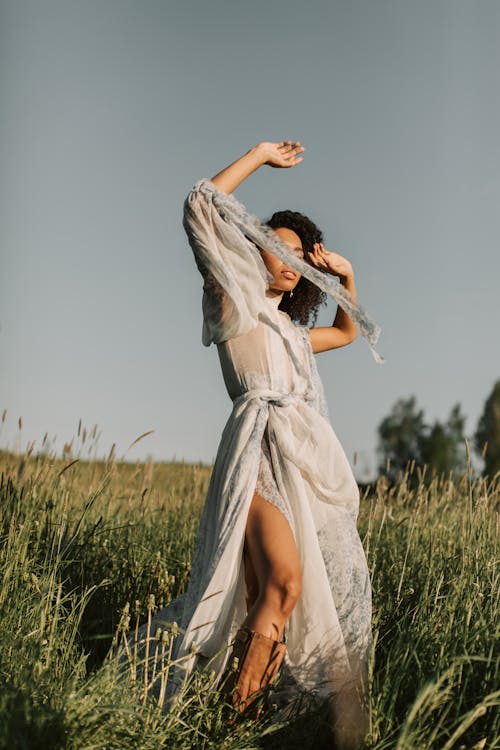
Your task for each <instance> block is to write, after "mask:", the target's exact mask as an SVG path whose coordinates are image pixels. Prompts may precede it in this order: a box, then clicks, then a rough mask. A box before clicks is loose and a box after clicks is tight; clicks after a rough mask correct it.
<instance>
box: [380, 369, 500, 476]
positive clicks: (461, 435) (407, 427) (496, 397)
mask: <svg viewBox="0 0 500 750" xmlns="http://www.w3.org/2000/svg"><path fill="white" fill-rule="evenodd" d="M465 420H466V417H465V416H464V415H463V414H462V410H461V406H460V404H459V403H456V404H455V405H454V406H453V407H452V409H451V411H450V413H449V416H448V418H447V419H446V420H445V421H444V422H440V421H439V420H435V421H434V422H433V423H432V424H428V423H427V422H426V419H425V415H424V411H423V409H420V408H419V407H418V406H417V400H416V397H415V396H410V397H408V398H400V399H399V400H398V401H396V403H395V404H394V406H393V407H392V409H391V412H390V413H389V414H388V415H387V416H386V417H384V419H383V420H382V421H381V422H380V424H379V425H378V428H377V432H378V445H377V457H378V473H379V475H381V474H383V475H385V476H386V477H387V478H388V479H389V481H391V482H397V481H398V479H399V478H401V476H402V473H404V471H405V470H406V469H407V467H408V465H409V464H411V463H412V462H414V467H415V468H421V469H423V467H424V466H425V465H427V466H428V467H429V469H430V476H431V477H432V476H433V475H434V476H435V475H436V474H437V475H441V474H446V475H450V474H452V475H460V474H463V473H464V472H465V471H466V468H467V449H466V440H467V442H468V444H469V448H470V449H472V451H474V452H475V453H476V454H477V456H478V457H479V458H480V459H481V460H482V462H483V465H484V466H483V471H482V474H483V476H489V477H493V476H494V475H495V474H496V473H497V472H499V471H500V380H497V382H496V383H495V384H494V386H493V389H492V391H491V393H490V394H489V396H488V398H487V399H486V401H485V403H484V408H483V412H482V414H481V416H480V417H479V420H478V423H477V425H476V429H475V431H474V432H473V434H472V435H470V436H466V435H465V432H464V430H465Z"/></svg>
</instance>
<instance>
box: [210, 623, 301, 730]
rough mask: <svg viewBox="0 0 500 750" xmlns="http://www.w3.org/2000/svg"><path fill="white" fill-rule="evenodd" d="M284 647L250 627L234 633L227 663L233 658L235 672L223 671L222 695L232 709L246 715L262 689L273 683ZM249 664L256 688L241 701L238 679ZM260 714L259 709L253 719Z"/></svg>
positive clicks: (231, 661) (242, 675) (282, 656)
mask: <svg viewBox="0 0 500 750" xmlns="http://www.w3.org/2000/svg"><path fill="white" fill-rule="evenodd" d="M286 648H287V647H286V643H280V642H279V641H275V640H274V639H273V638H269V637H268V636H266V635H262V633H257V632H256V631H255V630H251V629H250V628H247V627H243V628H240V629H239V630H238V632H237V633H236V637H235V640H234V643H233V650H232V652H231V655H230V657H229V661H228V664H229V665H231V664H233V661H234V659H237V660H238V663H237V667H236V669H234V670H233V671H230V672H226V679H225V680H224V684H223V693H224V695H225V696H226V697H229V698H230V701H231V703H232V705H233V707H234V708H235V709H237V710H238V711H239V712H240V713H243V712H246V711H247V709H248V707H249V706H250V705H251V704H252V703H253V702H254V701H255V700H256V699H257V698H258V697H259V696H261V695H262V694H263V692H264V690H265V688H266V687H268V686H269V685H271V684H272V682H274V680H275V678H276V676H277V674H278V670H279V668H280V666H281V662H282V661H283V658H284V656H285V652H286ZM250 665H252V666H253V667H256V668H257V670H258V672H259V673H260V674H261V678H260V689H259V690H256V691H255V692H253V693H252V694H251V695H249V696H248V697H247V698H246V700H244V701H242V699H241V696H240V689H241V684H242V682H243V680H242V678H243V677H245V675H246V673H247V671H248V669H249V667H250ZM260 711H261V709H259V711H258V712H257V716H258V715H259V714H260Z"/></svg>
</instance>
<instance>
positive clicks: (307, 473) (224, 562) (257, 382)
mask: <svg viewBox="0 0 500 750" xmlns="http://www.w3.org/2000/svg"><path fill="white" fill-rule="evenodd" d="M216 192H217V191H216V190H215V187H214V185H213V183H211V182H210V181H209V180H206V179H203V180H200V181H199V182H198V183H196V185H195V186H194V188H193V189H192V190H191V191H190V193H189V195H188V196H187V198H186V202H185V206H184V226H185V228H186V231H187V233H188V238H189V241H190V244H191V247H192V249H193V252H194V255H195V260H196V263H197V265H198V268H199V270H200V271H201V273H202V275H203V278H204V296H203V313H204V316H203V333H202V341H203V343H204V344H205V345H209V344H210V343H215V344H216V345H217V348H218V354H219V359H220V363H221V367H222V375H223V378H224V382H225V385H226V388H227V392H228V394H229V397H230V399H231V401H232V410H231V412H230V414H229V417H228V420H227V422H226V425H225V427H224V430H223V432H222V436H221V439H220V443H219V446H218V451H217V455H216V459H215V463H214V467H213V471H212V475H211V480H210V484H209V488H208V492H207V496H206V500H205V505H204V509H203V512H202V516H201V521H200V526H199V531H198V535H197V539H196V545H195V552H194V557H193V560H192V568H191V573H190V579H189V583H188V587H187V590H186V592H185V594H184V595H183V596H181V597H180V598H179V599H177V600H175V602H173V603H172V604H170V605H169V606H168V607H166V608H165V609H163V610H161V611H160V612H159V613H158V615H157V616H156V618H154V620H153V624H152V628H151V634H152V635H154V633H155V629H156V627H157V626H158V623H160V624H163V623H165V622H171V621H172V620H174V619H175V620H176V621H177V622H178V624H179V625H180V628H181V633H180V635H179V636H178V637H177V643H176V648H175V656H176V657H181V656H185V655H189V652H190V648H192V647H193V643H194V644H195V646H194V653H193V655H192V656H191V657H188V658H187V660H186V661H185V663H184V668H185V669H186V670H187V671H188V672H189V671H190V670H191V669H192V668H193V667H194V666H195V665H196V664H198V666H200V665H204V664H206V663H207V661H209V663H210V668H211V669H214V670H215V672H216V674H217V676H218V677H220V676H221V675H222V673H223V670H224V667H225V666H226V662H227V657H228V655H229V653H230V648H229V646H230V644H231V641H232V639H233V637H234V635H235V633H236V631H237V629H238V628H239V626H240V625H241V623H242V621H243V620H244V618H245V616H246V604H245V580H244V563H243V543H244V535H245V525H246V519H247V515H248V511H249V506H250V503H251V500H252V497H253V494H254V491H255V490H256V489H257V491H258V492H259V493H260V494H261V495H262V496H263V497H264V498H265V499H266V500H268V501H269V502H271V503H273V504H274V505H275V506H276V507H277V508H279V510H280V511H281V512H282V513H283V515H284V516H285V518H286V519H287V520H288V522H289V524H290V526H291V528H292V531H293V534H294V537H295V541H296V544H297V549H298V552H299V555H300V560H301V564H302V570H303V581H302V593H301V596H300V598H299V601H298V603H297V605H296V606H295V608H294V610H293V612H292V615H291V617H290V619H289V621H288V623H287V625H286V628H285V635H286V642H287V646H288V648H287V652H286V656H285V662H284V669H285V671H286V673H287V674H289V675H290V676H291V678H292V679H293V682H294V683H295V684H296V685H298V686H299V687H300V688H304V689H306V690H308V691H311V692H313V693H315V694H316V695H318V697H324V696H327V695H331V694H335V693H336V692H337V691H341V690H342V689H344V688H347V687H351V686H355V685H357V684H358V682H359V680H360V679H362V676H363V674H364V672H365V667H366V660H367V654H368V649H369V647H370V642H371V589H370V580H369V574H368V568H367V563H366V559H365V555H364V552H363V548H362V545H361V541H360V538H359V535H358V532H357V528H356V519H357V513H358V505H359V490H358V486H357V484H356V481H355V478H354V476H353V472H352V470H351V467H350V465H349V462H348V460H347V458H346V455H345V453H344V450H343V448H342V446H341V444H340V442H339V440H338V438H337V435H336V434H335V432H334V430H333V428H332V425H331V423H330V419H329V415H328V409H327V405H326V401H325V396H324V392H323V386H322V383H321V380H320V377H319V374H318V370H317V367H316V361H315V358H314V355H313V353H312V349H311V345H310V341H309V331H308V328H307V327H306V326H301V325H297V324H295V323H294V322H293V321H292V320H291V318H290V317H289V316H288V315H287V314H286V313H285V312H283V311H280V310H279V309H278V304H279V302H280V299H281V298H280V297H273V296H271V295H270V294H269V292H268V286H267V285H268V278H269V277H268V273H267V269H266V268H265V265H264V262H263V261H262V259H261V257H260V254H259V252H258V251H256V247H255V245H253V244H252V243H251V242H250V241H248V240H246V239H244V241H243V242H242V240H243V238H242V235H241V232H240V230H238V229H237V228H236V227H234V226H231V225H230V224H228V222H227V221H226V220H225V218H224V217H223V216H222V215H221V212H220V211H219V210H218V209H217V207H216V205H214V200H213V198H214V193H216ZM236 240H237V241H236ZM245 243H246V244H245ZM242 248H243V251H242ZM144 633H145V629H144V628H142V630H141V634H144Z"/></svg>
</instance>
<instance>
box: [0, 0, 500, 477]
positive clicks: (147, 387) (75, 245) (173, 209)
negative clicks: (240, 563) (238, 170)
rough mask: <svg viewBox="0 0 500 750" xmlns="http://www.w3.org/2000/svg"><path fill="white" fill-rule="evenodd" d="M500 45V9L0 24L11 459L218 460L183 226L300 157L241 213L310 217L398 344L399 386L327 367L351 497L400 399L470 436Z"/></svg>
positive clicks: (91, 0) (113, 0) (340, 353)
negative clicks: (272, 159)
mask: <svg viewBox="0 0 500 750" xmlns="http://www.w3.org/2000/svg"><path fill="white" fill-rule="evenodd" d="M499 37H500V3H498V2H496V0H491V1H487V0H476V1H475V2H469V1H468V0H418V2H417V1H416V0H414V1H413V2H410V1H405V0H342V1H340V0H337V1H333V0H328V1H324V2H323V1H322V0H311V1H310V2H308V3H304V2H293V1H292V0H286V2H285V1H282V0H275V1H274V2H273V0H271V1H270V2H269V0H267V1H266V2H262V0H253V2H252V3H243V2H235V0H211V2H210V3H207V2H203V1H202V0H196V1H192V0H191V1H189V0H179V1H177V0H175V1H174V0H172V1H169V0H163V2H161V1H160V0H155V1H153V0H140V1H139V0H136V1H135V2H131V1H130V0H106V1H105V2H102V1H101V0H85V2H84V1H83V0H81V1H80V2H76V1H75V0H71V1H68V0H64V1H62V0H60V1H55V0H44V1H43V2H39V0H37V1H34V0H23V2H22V3H19V2H16V0H11V1H10V2H1V3H0V164H1V169H0V412H4V413H5V410H6V415H5V418H4V422H3V423H2V424H1V425H0V448H8V449H11V450H14V449H17V450H20V451H24V450H26V449H28V447H29V446H30V445H31V444H33V441H34V450H35V452H37V451H38V450H40V449H41V447H42V442H43V438H44V435H46V434H47V435H48V438H46V442H45V447H47V445H50V446H52V450H53V451H54V452H55V453H58V454H59V455H60V454H61V451H62V449H63V445H64V444H65V443H69V442H70V441H73V449H74V451H75V453H76V452H78V450H80V456H81V457H82V458H85V457H86V456H89V457H103V456H106V455H108V454H109V451H110V449H111V447H112V445H113V444H115V452H116V455H117V456H118V458H122V459H124V460H127V461H136V460H142V459H145V458H147V457H151V458H152V459H153V460H158V461H160V460H162V461H170V460H185V461H187V462H190V461H202V462H206V463H211V462H212V461H213V460H214V458H215V455H216V452H217V447H218V442H219V439H220V434H221V432H222V430H223V427H224V424H225V423H226V420H227V419H228V417H229V414H230V412H231V401H230V399H229V397H228V395H227V393H226V391H225V388H224V383H223V380H222V375H221V372H220V365H219V361H218V357H217V350H216V347H215V346H211V347H204V346H203V345H202V343H201V326H202V313H201V294H202V278H201V276H200V274H199V272H198V270H197V269H196V266H195V263H194V258H193V255H192V251H191V249H190V247H189V245H188V243H187V239H186V236H185V233H184V230H183V228H182V204H183V201H184V198H185V197H186V195H187V193H188V192H189V190H190V189H191V187H192V186H193V184H194V183H195V182H196V181H197V180H198V179H200V178H201V177H209V178H210V177H211V176H213V175H215V174H216V173H217V172H219V171H220V170H221V169H222V168H223V167H224V166H226V165H228V164H229V163H231V162H232V161H234V160H235V159H237V158H238V157H239V156H241V155H242V154H244V153H245V152H246V151H248V149H249V148H251V147H252V146H254V145H256V144H257V143H259V142H260V141H275V142H277V141H281V140H288V139H291V140H300V141H301V143H302V144H303V145H304V146H305V149H306V150H305V152H304V154H303V156H304V160H303V161H302V162H301V163H300V164H298V165H297V166H296V167H293V168H291V169H272V168H270V167H268V166H263V167H261V168H260V169H259V170H257V171H256V172H254V173H253V174H252V175H250V176H249V177H248V179H247V180H246V181H245V182H244V183H242V185H241V186H240V187H238V188H237V190H236V191H235V196H236V197H237V198H238V199H239V200H241V201H242V202H243V203H245V205H246V206H247V207H248V208H249V210H250V211H252V213H255V214H257V215H258V216H261V217H262V218H264V217H267V216H269V215H270V214H271V213H272V212H273V211H276V210H280V209H286V208H289V209H293V210H298V211H301V212H302V213H305V214H307V215H308V216H310V217H311V218H312V219H313V220H314V221H315V222H316V223H317V224H318V225H319V226H320V227H321V229H322V231H323V233H324V244H325V247H326V248H327V249H328V250H333V251H335V252H338V253H340V254H341V255H344V256H345V257H346V258H348V259H349V260H350V261H351V263H352V266H353V269H354V272H355V279H356V288H357V295H358V301H359V302H360V303H361V304H362V306H363V307H364V308H365V309H366V310H367V311H368V312H369V313H370V314H371V316H372V317H373V318H374V319H375V320H376V321H377V322H378V323H379V324H380V325H381V327H382V333H381V335H380V339H379V342H378V345H377V349H378V351H379V352H380V353H381V354H382V355H383V356H384V357H385V360H386V361H385V363H384V364H383V365H377V364H376V363H375V362H374V360H373V358H372V356H371V353H370V350H369V348H368V346H367V345H366V343H365V342H364V341H363V339H362V338H361V337H360V336H358V338H357V339H356V340H355V341H354V343H352V344H351V345H350V346H347V347H343V348H340V349H337V350H331V351H329V352H322V353H321V354H318V355H316V356H317V363H318V368H319V372H320V375H321V377H322V380H323V383H324V387H325V393H326V397H327V401H328V405H329V410H330V417H331V421H332V426H333V428H334V430H335V432H336V434H337V436H338V437H339V439H340V441H341V443H342V445H343V446H344V449H345V451H346V454H347V457H348V459H349V461H350V462H351V465H353V468H354V473H355V475H356V477H357V478H358V479H359V480H364V479H368V478H370V477H371V476H373V474H374V471H375V468H376V454H375V449H376V442H377V426H378V424H379V423H380V421H381V420H382V419H383V417H384V416H386V415H387V414H388V412H389V411H390V409H391V408H392V406H393V404H394V403H395V402H396V401H397V400H398V399H399V398H407V397H409V396H411V395H415V396H416V398H417V405H418V406H420V407H421V408H423V409H424V412H425V415H426V418H427V420H428V421H429V422H432V421H434V420H435V419H439V420H445V419H446V418H447V416H448V414H449V412H450V410H451V408H452V406H453V405H454V404H455V403H456V402H460V404H461V405H462V410H463V412H464V414H465V415H466V416H467V422H466V432H467V433H468V434H471V433H472V432H473V431H474V430H475V427H476V423H477V420H478V417H479V415H480V413H481V412H482V408H483V405H484V401H485V399H486V398H487V396H488V394H489V393H490V391H491V389H492V387H493V384H494V382H495V381H496V380H497V379H498V378H499V377H500V347H499V344H498V341H499V337H498V330H499V326H500V306H499V302H498V282H499V279H500V252H499V251H500V210H499V209H500V205H499V204H500V147H499V138H498V134H499V133H500V94H499V92H500V81H499V78H500V59H499V57H500V52H499V50H500V38H499ZM335 311H336V305H335V303H334V301H333V300H330V301H329V302H328V305H327V306H326V307H323V308H321V312H320V315H319V317H318V320H317V325H331V323H332V322H333V319H334V317H335ZM19 418H21V427H19ZM79 424H81V426H82V427H83V426H84V427H86V429H87V432H91V431H92V429H94V434H95V440H94V444H93V448H91V447H90V443H89V439H88V438H87V441H86V443H85V446H84V445H82V443H81V437H78V436H77V432H78V426H79ZM144 433H149V434H147V435H146V436H145V437H143V438H142V439H141V440H139V441H138V442H136V443H135V444H134V445H132V443H134V441H135V440H136V439H137V438H138V437H140V436H141V435H143V434H144ZM79 446H80V448H78V447H79Z"/></svg>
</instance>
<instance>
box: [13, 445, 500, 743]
mask: <svg viewBox="0 0 500 750" xmlns="http://www.w3.org/2000/svg"><path fill="white" fill-rule="evenodd" d="M30 453H31V452H30V451H28V453H27V454H25V455H14V454H12V453H7V452H2V453H0V472H1V474H0V534H1V542H0V566H1V575H2V583H1V585H0V611H1V617H0V747H4V748H9V749H10V748H51V749H52V748H53V750H58V749H59V748H71V749H73V748H75V750H76V749H82V750H83V748H86V749H89V750H90V748H93V749H96V750H104V749H105V748H106V749H107V750H109V749H110V748H125V747H126V748H128V749H130V748H138V749H142V748H144V749H146V748H150V747H151V748H153V747H154V748H155V749H157V748H158V747H168V748H179V750H182V749H183V748H190V749H192V748H269V749H270V748H281V747H287V748H299V747H300V748H301V750H306V749H307V748H326V747H330V746H331V745H330V744H329V740H328V736H329V728H328V721H327V720H326V718H325V714H324V713H323V712H322V711H321V710H317V711H315V712H312V713H309V714H305V715H297V717H296V718H293V717H292V719H289V720H288V721H286V722H283V723H282V724H281V725H280V724H273V725H271V724H270V723H269V722H268V721H266V720H264V721H261V722H259V723H255V722H252V721H251V720H249V719H242V720H241V721H239V722H237V723H236V724H232V725H228V723H227V721H226V719H227V715H226V713H225V709H224V705H223V703H222V702H221V701H220V700H219V698H218V694H217V693H216V691H214V690H213V688H212V685H211V682H210V674H209V672H204V673H197V674H195V675H194V677H193V680H192V681H191V682H189V683H187V684H186V685H185V687H184V690H183V692H182V694H181V698H180V700H179V704H178V707H177V710H176V711H172V712H170V713H168V714H165V713H164V712H162V711H161V710H160V709H159V707H158V705H157V701H156V699H155V698H154V697H153V696H152V695H149V694H148V693H147V692H146V691H145V689H144V684H143V682H142V680H141V678H140V677H139V678H137V679H135V681H134V679H133V678H134V676H135V675H136V673H135V667H134V664H133V658H132V661H131V663H130V664H125V665H123V663H122V662H120V663H119V662H118V661H117V659H116V658H114V656H113V655H114V653H115V651H116V645H117V643H118V642H122V643H123V636H124V633H125V631H128V630H131V631H132V632H133V630H134V628H135V627H136V625H139V624H140V623H142V622H144V621H145V620H146V619H147V617H148V616H151V613H153V612H154V611H155V609H156V608H157V607H161V606H163V605H164V604H166V603H167V602H169V601H170V600H171V599H173V598H175V597H176V596H178V595H179V594H180V593H182V591H183V590H184V589H185V587H186V583H187V579H188V576H189V571H190V559H191V555H192V551H193V545H194V539H195V534H196V530H197V525H198V521H199V516H200V512H201V508H202V505H203V500H204V497H205V493H206V490H207V487H208V481H209V478H210V471H211V469H210V467H207V466H203V465H189V464H173V463H171V464H162V463H156V464H153V463H152V462H151V461H149V462H146V463H140V462H137V463H136V464H131V463H125V462H119V461H118V460H116V458H115V457H114V456H113V455H112V454H110V456H109V458H108V460H107V461H97V460H95V459H92V460H83V459H82V458H79V457H77V458H76V459H75V458H74V457H73V456H72V455H71V450H70V449H66V450H65V454H64V458H63V459H60V458H57V457H56V456H55V455H51V454H50V453H45V454H39V455H32V454H31V455H30ZM410 475H411V470H410V471H409V472H407V473H406V475H405V476H403V477H402V479H401V482H400V483H399V484H398V485H397V486H395V487H389V486H388V484H387V482H386V481H385V480H384V478H381V479H380V480H379V481H378V482H377V484H376V485H375V486H373V487H371V488H368V489H367V491H366V492H365V493H364V494H363V497H362V502H361V512H360V522H359V528H360V533H361V536H362V539H363V543H364V547H365V550H366V553H367V557H368V561H369V566H370V570H371V575H372V585H373V591H374V618H373V626H374V636H375V639H374V640H375V643H374V653H373V658H372V665H371V678H370V679H371V691H370V695H371V698H370V728H369V736H368V738H367V741H366V746H367V748H371V749H373V750H375V749H376V750H383V749H384V750H385V748H394V750H396V749H397V750H410V749H411V750H415V749H416V748H430V749H434V748H435V749H436V750H438V749H439V750H458V749H459V748H470V749H472V748H475V750H479V749H480V748H494V747H495V746H498V744H499V743H500V721H499V710H498V707H499V704H500V694H499V692H498V686H499V684H500V680H499V662H498V602H497V599H498V567H497V557H498V555H497V539H498V509H499V494H500V493H499V486H498V478H497V479H496V480H486V479H480V478H474V477H473V476H472V472H471V471H470V469H469V472H468V473H467V474H466V475H465V476H463V477H461V478H459V479H456V478H455V479H453V478H451V477H450V478H446V477H434V478H432V480H430V481H427V479H426V476H425V473H424V475H419V477H418V479H419V481H418V482H417V483H416V484H415V482H414V481H412V482H410V481H409V480H410ZM413 479H414V478H413ZM169 639H170V636H169V635H168V634H165V633H164V634H162V635H160V637H159V640H158V642H157V643H156V645H155V648H157V649H160V651H161V650H163V653H164V655H165V658H164V662H165V665H166V666H168V654H169V648H170V644H171V641H170V640H169ZM165 674H166V672H165V673H163V675H162V674H160V675H159V679H160V681H161V680H162V679H163V680H164V679H165ZM164 688H165V685H163V689H164Z"/></svg>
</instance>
